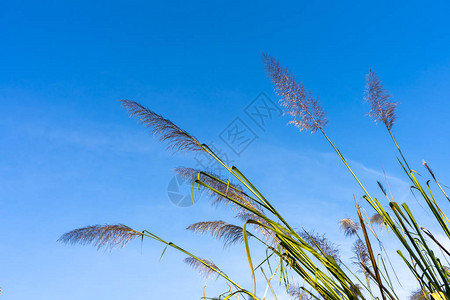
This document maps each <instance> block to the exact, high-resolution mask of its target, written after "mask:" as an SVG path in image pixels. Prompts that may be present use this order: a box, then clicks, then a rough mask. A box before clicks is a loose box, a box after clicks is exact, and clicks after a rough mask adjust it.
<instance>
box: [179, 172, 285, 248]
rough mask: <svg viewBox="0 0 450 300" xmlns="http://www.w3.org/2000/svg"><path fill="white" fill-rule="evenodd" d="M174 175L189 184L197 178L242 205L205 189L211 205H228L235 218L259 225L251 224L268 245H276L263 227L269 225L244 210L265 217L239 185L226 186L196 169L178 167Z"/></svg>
mask: <svg viewBox="0 0 450 300" xmlns="http://www.w3.org/2000/svg"><path fill="white" fill-rule="evenodd" d="M175 173H177V174H178V175H180V176H182V177H183V178H185V179H186V180H188V181H190V182H191V183H193V182H194V181H195V180H197V179H198V178H199V179H200V180H201V181H202V182H204V183H205V184H207V185H209V186H211V187H212V188H214V189H216V190H217V191H219V192H221V193H223V194H224V195H227V196H228V197H230V198H231V199H234V200H235V201H237V202H239V203H240V204H242V205H243V206H244V207H242V206H240V205H238V204H236V203H234V202H233V201H231V200H229V199H227V198H225V197H223V196H222V195H220V194H217V193H216V192H214V191H212V190H210V189H206V192H207V194H208V195H209V196H210V197H211V199H212V205H218V204H220V203H224V204H225V205H230V206H231V207H232V208H233V209H234V210H235V211H237V218H239V219H241V220H242V221H244V222H247V221H248V220H254V221H256V222H258V223H259V224H261V225H263V226H258V225H255V224H253V225H255V226H256V230H257V231H258V232H259V233H261V234H262V235H263V236H264V238H265V239H266V241H267V242H268V243H269V244H276V243H277V241H278V240H277V239H276V237H275V236H274V234H273V233H272V232H270V231H269V230H268V229H267V228H265V227H264V226H269V224H268V223H267V222H266V221H265V220H264V219H263V218H261V217H260V216H258V215H257V214H255V213H253V212H252V211H250V210H248V209H246V208H245V207H247V208H249V209H252V210H255V211H257V212H259V213H260V214H262V215H265V213H264V211H263V209H262V208H261V206H260V205H259V204H258V203H256V202H255V201H254V200H253V199H252V198H250V197H249V196H248V195H247V194H245V193H244V191H243V190H242V187H240V186H239V185H235V184H233V183H230V184H229V186H228V185H227V184H224V183H222V182H220V181H218V180H215V179H214V178H211V177H209V176H206V175H205V174H203V173H201V171H200V170H198V169H192V168H185V167H179V168H176V169H175ZM209 175H211V176H213V177H215V178H219V177H218V176H217V175H214V174H209ZM221 180H222V181H224V182H227V180H224V179H221Z"/></svg>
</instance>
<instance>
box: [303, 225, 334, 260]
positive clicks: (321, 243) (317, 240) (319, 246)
mask: <svg viewBox="0 0 450 300" xmlns="http://www.w3.org/2000/svg"><path fill="white" fill-rule="evenodd" d="M298 234H299V235H300V236H301V238H302V239H303V240H304V241H305V242H307V243H308V245H310V246H311V247H313V248H314V249H316V250H317V251H319V252H320V251H322V252H323V253H325V255H328V256H331V257H333V258H334V260H335V261H336V262H337V263H340V262H341V258H340V255H339V249H338V247H337V246H336V245H335V244H333V243H332V242H331V241H330V240H328V239H327V238H326V237H325V235H324V234H323V235H320V234H318V233H315V232H306V231H304V232H299V233H298Z"/></svg>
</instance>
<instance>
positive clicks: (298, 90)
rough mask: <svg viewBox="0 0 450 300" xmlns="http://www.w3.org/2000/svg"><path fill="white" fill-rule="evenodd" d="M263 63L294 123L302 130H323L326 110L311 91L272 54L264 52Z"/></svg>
mask: <svg viewBox="0 0 450 300" xmlns="http://www.w3.org/2000/svg"><path fill="white" fill-rule="evenodd" d="M263 63H264V66H265V69H266V72H267V74H268V76H269V77H270V78H271V79H272V83H273V84H274V85H275V92H276V94H277V95H278V96H279V97H281V99H280V101H279V102H280V104H281V106H283V107H284V114H288V115H290V116H291V117H292V118H293V120H292V121H290V122H289V124H293V125H295V126H296V127H298V128H300V130H307V131H311V133H312V132H315V131H317V130H319V129H320V130H323V128H324V127H325V125H326V124H327V123H328V120H327V117H326V115H325V112H324V111H323V109H322V107H321V106H320V104H319V101H318V99H315V98H314V97H313V96H312V94H311V92H310V91H307V90H306V89H305V87H304V86H303V84H302V83H301V82H297V81H296V80H295V77H294V75H293V74H291V72H290V71H289V70H288V69H287V68H283V66H281V64H280V63H279V62H278V61H277V60H275V59H274V58H273V57H272V56H270V55H268V54H265V53H263Z"/></svg>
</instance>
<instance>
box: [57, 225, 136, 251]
mask: <svg viewBox="0 0 450 300" xmlns="http://www.w3.org/2000/svg"><path fill="white" fill-rule="evenodd" d="M141 236H142V233H140V232H139V231H136V230H134V229H131V228H129V227H126V226H124V225H94V226H88V227H84V228H79V229H75V230H72V231H69V232H67V233H65V234H63V235H62V236H61V237H60V238H59V239H58V242H62V243H65V244H80V245H83V246H84V245H89V244H92V245H94V246H95V247H97V250H99V249H100V248H103V247H104V248H105V249H109V250H112V249H114V248H122V247H123V246H125V245H126V244H127V243H128V242H130V241H131V240H132V239H135V238H137V237H141Z"/></svg>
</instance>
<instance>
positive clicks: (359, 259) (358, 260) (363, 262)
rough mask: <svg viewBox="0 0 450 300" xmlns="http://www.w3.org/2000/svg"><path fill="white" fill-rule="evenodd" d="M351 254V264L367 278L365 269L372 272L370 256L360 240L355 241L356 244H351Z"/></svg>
mask: <svg viewBox="0 0 450 300" xmlns="http://www.w3.org/2000/svg"><path fill="white" fill-rule="evenodd" d="M353 253H355V256H354V257H353V259H354V261H353V264H354V265H357V266H358V267H359V269H360V271H361V272H362V273H364V274H365V275H366V277H368V275H367V274H366V270H365V267H366V268H368V269H369V270H372V265H371V263H370V256H369V252H368V251H367V247H366V244H364V242H363V241H362V240H361V239H357V240H356V242H355V243H353Z"/></svg>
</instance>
